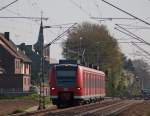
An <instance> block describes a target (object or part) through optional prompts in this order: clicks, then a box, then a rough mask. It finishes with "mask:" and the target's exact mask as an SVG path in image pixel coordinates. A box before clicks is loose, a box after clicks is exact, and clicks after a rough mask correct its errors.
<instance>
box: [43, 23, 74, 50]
mask: <svg viewBox="0 0 150 116" xmlns="http://www.w3.org/2000/svg"><path fill="white" fill-rule="evenodd" d="M76 24H77V23H74V24H73V25H71V26H70V27H69V28H68V29H67V30H65V31H64V32H63V33H61V34H60V35H58V36H57V37H56V38H55V39H53V40H52V41H51V42H50V43H49V44H47V45H46V46H44V49H45V48H47V47H49V46H50V45H51V44H53V43H55V42H56V41H58V40H59V39H61V38H62V37H63V36H64V35H65V34H66V33H67V32H68V31H69V30H70V29H71V28H72V27H74V26H75V25H76Z"/></svg>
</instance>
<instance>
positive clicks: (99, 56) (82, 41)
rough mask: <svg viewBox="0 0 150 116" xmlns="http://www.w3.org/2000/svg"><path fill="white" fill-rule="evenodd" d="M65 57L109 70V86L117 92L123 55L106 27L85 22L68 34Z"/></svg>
mask: <svg viewBox="0 0 150 116" xmlns="http://www.w3.org/2000/svg"><path fill="white" fill-rule="evenodd" d="M63 56H64V57H65V58H71V59H76V60H77V59H80V60H82V61H84V63H85V64H94V65H97V66H99V67H100V69H101V70H103V71H105V70H109V71H110V72H109V73H110V76H109V79H108V85H113V87H112V88H113V89H114V90H117V86H118V84H119V80H120V78H121V76H120V75H121V71H122V67H123V66H122V65H123V62H122V59H123V58H122V57H123V55H122V53H121V51H120V48H119V46H118V43H117V41H116V39H115V38H114V37H112V36H111V35H110V33H109V32H108V31H107V29H106V27H105V26H104V25H99V24H91V23H88V22H84V23H82V24H79V25H78V26H77V27H76V28H74V29H73V30H71V31H70V32H68V38H67V40H66V41H64V43H63ZM110 80H111V81H110ZM110 93H111V92H110Z"/></svg>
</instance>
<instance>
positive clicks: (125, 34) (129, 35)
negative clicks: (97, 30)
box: [114, 27, 145, 43]
mask: <svg viewBox="0 0 150 116" xmlns="http://www.w3.org/2000/svg"><path fill="white" fill-rule="evenodd" d="M114 29H116V30H117V31H119V32H121V33H123V34H125V35H127V36H130V37H132V38H134V39H136V40H138V41H140V42H143V41H142V40H140V39H138V38H136V37H134V36H133V35H130V34H129V33H127V32H125V31H122V30H120V29H118V28H116V27H115V28H114ZM143 43H145V42H143Z"/></svg>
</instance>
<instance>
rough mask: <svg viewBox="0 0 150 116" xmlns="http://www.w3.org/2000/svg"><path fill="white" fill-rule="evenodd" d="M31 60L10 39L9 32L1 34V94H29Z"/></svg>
mask: <svg viewBox="0 0 150 116" xmlns="http://www.w3.org/2000/svg"><path fill="white" fill-rule="evenodd" d="M30 76H31V60H30V59H29V58H28V57H27V56H26V54H25V52H22V51H21V50H19V49H18V47H17V46H16V45H15V44H14V43H13V42H12V41H11V40H10V39H9V32H5V34H0V93H4V92H5V93H7V92H28V91H29V89H30V85H31V84H30V80H31V77H30Z"/></svg>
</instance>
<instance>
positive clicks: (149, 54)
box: [132, 42, 150, 56]
mask: <svg viewBox="0 0 150 116" xmlns="http://www.w3.org/2000/svg"><path fill="white" fill-rule="evenodd" d="M132 45H134V46H136V47H137V48H138V49H139V50H141V51H142V52H144V53H146V54H147V55H148V56H150V53H149V52H147V51H146V50H144V49H143V48H141V47H140V46H138V45H137V44H135V43H134V42H132Z"/></svg>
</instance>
